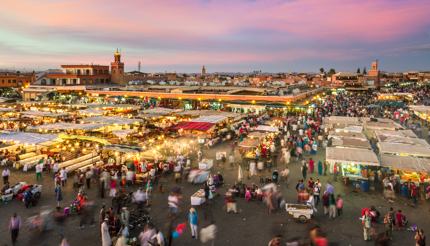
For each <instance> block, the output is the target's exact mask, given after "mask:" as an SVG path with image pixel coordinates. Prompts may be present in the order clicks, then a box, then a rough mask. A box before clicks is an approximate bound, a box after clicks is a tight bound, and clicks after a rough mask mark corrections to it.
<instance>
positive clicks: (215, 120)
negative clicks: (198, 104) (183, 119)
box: [190, 115, 227, 124]
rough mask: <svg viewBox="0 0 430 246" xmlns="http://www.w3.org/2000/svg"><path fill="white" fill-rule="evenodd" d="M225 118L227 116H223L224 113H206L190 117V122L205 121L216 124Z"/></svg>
mask: <svg viewBox="0 0 430 246" xmlns="http://www.w3.org/2000/svg"><path fill="white" fill-rule="evenodd" d="M226 119H227V116H224V115H206V116H200V117H198V118H195V119H192V120H191V121H190V122H206V123H214V124H217V123H219V122H222V121H224V120H226Z"/></svg>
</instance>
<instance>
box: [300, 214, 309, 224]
mask: <svg viewBox="0 0 430 246" xmlns="http://www.w3.org/2000/svg"><path fill="white" fill-rule="evenodd" d="M299 221H300V222H301V223H306V222H307V221H308V218H306V216H304V215H300V216H299Z"/></svg>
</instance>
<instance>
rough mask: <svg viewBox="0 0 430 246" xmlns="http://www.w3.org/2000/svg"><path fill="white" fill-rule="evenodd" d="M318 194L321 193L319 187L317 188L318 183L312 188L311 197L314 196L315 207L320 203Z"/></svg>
mask: <svg viewBox="0 0 430 246" xmlns="http://www.w3.org/2000/svg"><path fill="white" fill-rule="evenodd" d="M320 193H321V187H320V186H319V184H318V183H315V184H314V188H313V196H314V201H315V206H318V204H319V202H320Z"/></svg>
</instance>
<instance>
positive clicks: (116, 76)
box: [110, 49, 124, 84]
mask: <svg viewBox="0 0 430 246" xmlns="http://www.w3.org/2000/svg"><path fill="white" fill-rule="evenodd" d="M113 56H114V61H113V62H111V64H110V70H111V82H112V83H115V84H123V83H124V63H122V62H121V53H120V52H119V51H118V49H116V51H115V53H114V55H113Z"/></svg>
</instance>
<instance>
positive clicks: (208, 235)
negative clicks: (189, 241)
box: [200, 221, 217, 246]
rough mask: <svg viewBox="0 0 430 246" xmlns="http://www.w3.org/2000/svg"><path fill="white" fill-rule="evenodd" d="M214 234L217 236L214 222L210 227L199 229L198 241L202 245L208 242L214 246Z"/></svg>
mask: <svg viewBox="0 0 430 246" xmlns="http://www.w3.org/2000/svg"><path fill="white" fill-rule="evenodd" d="M216 234H217V226H216V225H215V222H214V221H212V222H211V224H210V225H208V226H207V227H205V228H202V229H201V231H200V241H201V242H202V243H203V244H205V243H208V242H210V243H211V245H212V246H214V245H215V238H216Z"/></svg>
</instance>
